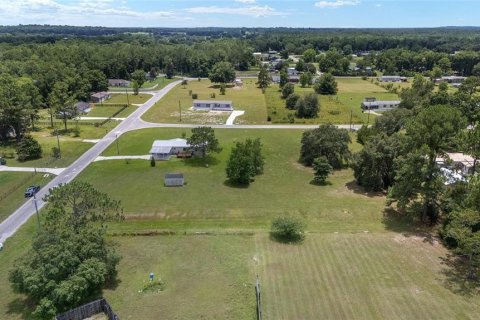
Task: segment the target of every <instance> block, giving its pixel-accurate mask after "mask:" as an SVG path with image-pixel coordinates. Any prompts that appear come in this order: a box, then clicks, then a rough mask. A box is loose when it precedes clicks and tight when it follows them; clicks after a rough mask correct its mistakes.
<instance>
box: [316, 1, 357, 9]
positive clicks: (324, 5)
mask: <svg viewBox="0 0 480 320" xmlns="http://www.w3.org/2000/svg"><path fill="white" fill-rule="evenodd" d="M359 3H360V1H359V0H333V1H319V2H316V3H315V7H318V8H340V7H345V6H356V5H357V4H359Z"/></svg>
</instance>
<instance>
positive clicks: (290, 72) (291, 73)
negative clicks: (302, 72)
mask: <svg viewBox="0 0 480 320" xmlns="http://www.w3.org/2000/svg"><path fill="white" fill-rule="evenodd" d="M287 73H288V75H289V76H296V75H297V74H298V71H297V69H295V68H288V69H287Z"/></svg>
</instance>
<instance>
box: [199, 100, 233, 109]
mask: <svg viewBox="0 0 480 320" xmlns="http://www.w3.org/2000/svg"><path fill="white" fill-rule="evenodd" d="M193 109H194V110H206V111H208V110H214V111H233V103H232V101H216V100H193Z"/></svg>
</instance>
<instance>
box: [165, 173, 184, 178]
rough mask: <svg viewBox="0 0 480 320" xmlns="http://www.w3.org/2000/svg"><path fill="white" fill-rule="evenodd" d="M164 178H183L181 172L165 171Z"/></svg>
mask: <svg viewBox="0 0 480 320" xmlns="http://www.w3.org/2000/svg"><path fill="white" fill-rule="evenodd" d="M165 179H183V173H167V174H165Z"/></svg>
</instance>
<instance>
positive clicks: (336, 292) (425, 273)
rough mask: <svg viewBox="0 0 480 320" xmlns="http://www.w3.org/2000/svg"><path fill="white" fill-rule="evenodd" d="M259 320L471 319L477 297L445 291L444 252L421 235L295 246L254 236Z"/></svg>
mask: <svg viewBox="0 0 480 320" xmlns="http://www.w3.org/2000/svg"><path fill="white" fill-rule="evenodd" d="M255 242H256V252H257V254H258V261H259V267H258V269H259V273H260V279H261V285H262V289H263V306H264V309H263V312H264V319H266V320H271V319H275V320H281V319H369V320H370V319H379V320H380V319H391V320H394V319H435V320H440V319H445V320H450V319H476V318H477V317H478V313H479V312H480V298H479V296H478V295H473V296H469V295H467V294H463V295H462V294H461V293H455V292H454V289H452V290H450V289H449V287H450V285H451V282H450V280H451V278H450V277H447V276H446V275H445V273H448V271H449V269H448V267H447V266H446V265H445V264H444V263H443V261H444V259H445V256H446V254H447V252H446V250H445V249H444V248H443V247H442V246H441V245H439V244H438V243H436V242H434V244H431V243H429V242H427V241H424V239H423V238H422V237H417V236H413V235H412V236H407V237H405V236H403V235H402V234H399V233H390V232H389V233H383V234H379V233H376V234H363V233H359V234H348V233H347V234H342V233H339V234H309V235H308V236H307V238H306V241H305V243H304V244H302V245H284V244H279V243H275V242H272V241H271V240H270V239H268V236H266V235H264V234H257V236H256V241H255Z"/></svg>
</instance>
